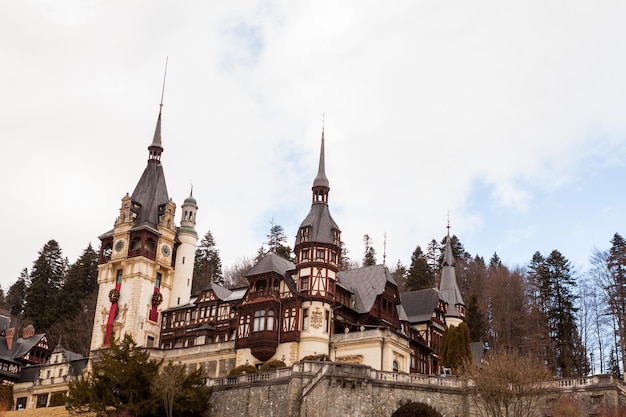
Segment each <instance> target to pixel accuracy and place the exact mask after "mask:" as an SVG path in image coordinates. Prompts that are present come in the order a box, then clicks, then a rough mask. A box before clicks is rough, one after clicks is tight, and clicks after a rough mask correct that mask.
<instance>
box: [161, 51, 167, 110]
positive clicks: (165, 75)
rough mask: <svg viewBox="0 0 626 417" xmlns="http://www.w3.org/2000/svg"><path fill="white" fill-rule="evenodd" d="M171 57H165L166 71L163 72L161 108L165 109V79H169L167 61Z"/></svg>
mask: <svg viewBox="0 0 626 417" xmlns="http://www.w3.org/2000/svg"><path fill="white" fill-rule="evenodd" d="M168 59H169V57H167V56H166V57H165V71H164V72H163V88H161V103H160V104H159V106H161V107H163V95H164V94H165V79H166V78H167V61H168Z"/></svg>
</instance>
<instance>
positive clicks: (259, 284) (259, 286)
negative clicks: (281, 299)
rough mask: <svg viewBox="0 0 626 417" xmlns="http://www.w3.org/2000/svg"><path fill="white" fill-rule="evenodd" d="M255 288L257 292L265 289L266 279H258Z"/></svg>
mask: <svg viewBox="0 0 626 417" xmlns="http://www.w3.org/2000/svg"><path fill="white" fill-rule="evenodd" d="M255 289H256V291H257V292H262V291H265V280H261V281H257V282H256V287H255Z"/></svg>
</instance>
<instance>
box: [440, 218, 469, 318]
mask: <svg viewBox="0 0 626 417" xmlns="http://www.w3.org/2000/svg"><path fill="white" fill-rule="evenodd" d="M439 294H440V297H441V299H442V300H444V301H445V302H446V303H447V309H446V315H445V317H446V324H447V325H448V326H458V325H459V324H460V323H461V322H463V321H465V303H464V302H463V297H462V296H461V290H459V285H458V283H457V281H456V271H455V260H454V255H453V253H452V239H451V238H450V226H448V235H447V236H446V246H445V248H444V253H443V267H442V270H441V283H440V285H439Z"/></svg>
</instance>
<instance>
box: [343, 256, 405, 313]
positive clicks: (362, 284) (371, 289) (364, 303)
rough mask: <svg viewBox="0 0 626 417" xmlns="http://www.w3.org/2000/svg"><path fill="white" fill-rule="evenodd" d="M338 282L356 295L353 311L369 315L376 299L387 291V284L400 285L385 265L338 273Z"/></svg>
mask: <svg viewBox="0 0 626 417" xmlns="http://www.w3.org/2000/svg"><path fill="white" fill-rule="evenodd" d="M337 280H338V281H339V282H340V283H342V284H344V285H346V286H347V287H348V288H350V290H351V291H352V292H353V293H354V295H355V303H354V307H353V309H354V310H355V311H356V312H357V313H359V314H363V313H368V312H369V311H370V310H371V309H372V306H373V305H374V301H376V297H377V296H379V295H380V294H382V293H383V291H385V285H387V282H390V283H392V284H393V285H396V286H397V285H398V284H396V281H395V280H394V279H393V276H392V275H391V273H390V272H389V270H388V269H387V267H386V266H384V265H373V266H365V267H362V268H357V269H350V270H347V271H339V272H337Z"/></svg>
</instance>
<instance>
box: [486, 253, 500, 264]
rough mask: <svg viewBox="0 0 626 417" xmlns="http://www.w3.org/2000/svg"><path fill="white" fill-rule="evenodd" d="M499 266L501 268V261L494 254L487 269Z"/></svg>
mask: <svg viewBox="0 0 626 417" xmlns="http://www.w3.org/2000/svg"><path fill="white" fill-rule="evenodd" d="M500 266H502V259H500V257H499V256H498V254H497V253H495V252H494V253H493V255H491V259H489V267H490V268H498V267H500Z"/></svg>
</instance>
